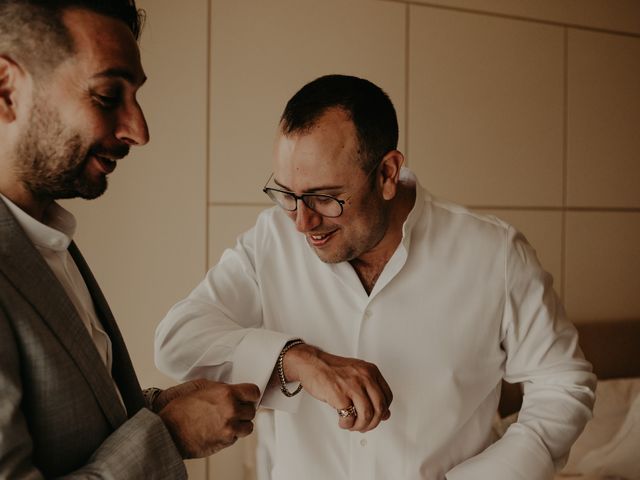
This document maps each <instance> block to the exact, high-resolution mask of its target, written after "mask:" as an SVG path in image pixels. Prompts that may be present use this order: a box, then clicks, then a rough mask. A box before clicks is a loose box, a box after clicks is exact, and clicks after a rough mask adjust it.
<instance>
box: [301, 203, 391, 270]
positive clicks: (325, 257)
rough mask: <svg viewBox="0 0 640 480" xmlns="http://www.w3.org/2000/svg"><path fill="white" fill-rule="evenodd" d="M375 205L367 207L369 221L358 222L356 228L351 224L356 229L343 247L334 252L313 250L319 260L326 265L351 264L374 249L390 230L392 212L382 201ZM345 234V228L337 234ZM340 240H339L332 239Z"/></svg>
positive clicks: (345, 240)
mask: <svg viewBox="0 0 640 480" xmlns="http://www.w3.org/2000/svg"><path fill="white" fill-rule="evenodd" d="M372 203H375V205H371V204H369V205H367V207H366V211H367V212H368V213H369V215H367V217H368V218H367V220H366V221H364V222H358V223H359V224H358V225H357V226H356V225H354V224H351V228H352V229H354V230H353V231H352V232H351V238H349V239H343V242H344V243H343V245H339V246H337V248H336V250H334V251H324V250H321V249H319V248H315V247H313V246H311V245H310V246H311V247H312V248H313V250H314V251H315V253H316V255H317V256H318V258H319V259H320V260H321V261H322V262H324V263H341V262H350V261H352V260H355V259H356V258H358V257H360V256H361V255H362V254H364V253H366V252H368V251H369V250H371V249H373V248H374V247H375V246H376V245H378V243H380V241H381V240H382V239H383V238H384V236H385V234H386V233H387V230H388V228H389V218H390V211H389V208H388V206H387V205H385V204H384V202H383V201H382V200H380V201H376V202H372ZM344 233H349V232H345V227H341V228H340V230H339V231H338V232H336V234H338V235H341V234H344ZM333 240H338V239H331V241H333Z"/></svg>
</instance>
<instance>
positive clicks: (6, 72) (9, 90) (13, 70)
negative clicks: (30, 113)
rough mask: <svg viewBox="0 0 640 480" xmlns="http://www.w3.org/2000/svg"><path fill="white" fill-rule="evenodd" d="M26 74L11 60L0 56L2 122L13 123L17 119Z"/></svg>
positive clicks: (0, 119)
mask: <svg viewBox="0 0 640 480" xmlns="http://www.w3.org/2000/svg"><path fill="white" fill-rule="evenodd" d="M23 84H26V74H25V72H24V70H23V69H22V68H20V66H19V65H18V64H17V63H15V62H14V61H13V60H11V59H10V58H8V57H6V56H3V55H0V122H1V123H11V122H13V121H14V120H15V119H16V117H17V104H18V103H19V102H17V98H18V94H19V92H20V89H21V87H22V86H23Z"/></svg>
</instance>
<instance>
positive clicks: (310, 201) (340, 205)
mask: <svg viewBox="0 0 640 480" xmlns="http://www.w3.org/2000/svg"><path fill="white" fill-rule="evenodd" d="M379 165H380V163H379V162H378V163H377V164H376V166H375V167H374V168H373V169H372V170H371V171H370V172H369V173H368V174H367V177H366V179H365V182H363V184H362V185H361V186H360V187H358V189H360V188H362V186H364V185H365V183H366V180H368V179H369V177H370V176H371V174H372V173H373V172H375V171H376V170H377V168H378V166H379ZM272 177H273V173H272V174H271V175H270V176H269V179H268V180H267V183H265V186H264V188H263V189H262V191H263V192H264V193H266V194H267V195H268V196H269V198H270V199H271V200H272V201H273V202H274V203H275V204H276V205H278V206H279V207H281V208H282V209H284V210H286V211H287V212H295V211H296V210H297V209H298V200H302V202H303V203H304V204H305V205H306V206H307V207H308V208H310V209H311V210H313V211H314V212H316V213H319V214H320V215H322V216H323V217H328V218H336V217H339V216H340V215H342V212H343V211H344V204H345V203H347V200H349V198H351V196H353V194H352V195H351V196H349V197H348V198H346V199H345V200H340V199H339V198H336V197H334V196H332V195H325V194H323V193H303V194H302V195H296V194H295V193H293V192H290V191H288V190H281V189H279V188H271V187H267V185H268V184H269V182H270V181H271V178H272ZM356 191H357V190H356Z"/></svg>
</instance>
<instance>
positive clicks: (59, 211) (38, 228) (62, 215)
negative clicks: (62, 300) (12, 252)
mask: <svg viewBox="0 0 640 480" xmlns="http://www.w3.org/2000/svg"><path fill="white" fill-rule="evenodd" d="M0 197H2V199H3V200H4V201H5V203H6V204H7V207H8V208H9V210H10V211H11V213H12V214H13V216H14V217H15V219H16V221H17V222H18V224H19V225H20V226H21V227H22V229H23V230H24V231H25V233H26V234H27V237H29V240H31V242H32V243H33V245H34V246H35V247H36V248H37V249H38V251H39V252H40V253H41V254H42V257H43V258H44V259H45V261H46V262H47V264H48V265H49V267H50V268H51V270H52V271H53V273H54V274H55V276H56V277H57V279H58V280H59V281H60V283H61V284H62V286H63V287H64V290H65V292H67V295H68V296H69V299H70V300H71V303H73V306H74V307H75V308H76V311H77V312H78V315H79V316H80V318H81V319H82V322H83V323H84V326H85V327H86V328H87V331H88V332H89V335H90V336H91V339H92V340H93V343H94V344H95V346H96V349H97V350H98V354H99V355H100V358H101V359H102V361H103V362H104V364H105V365H106V367H107V370H108V372H109V375H111V366H112V361H113V359H112V354H111V340H110V339H109V336H108V335H107V334H106V333H105V331H104V330H103V328H102V325H101V324H100V321H99V320H98V315H97V314H96V310H95V307H94V305H93V300H92V299H91V294H90V293H89V290H88V289H87V285H86V283H85V282H84V279H83V278H82V275H81V274H80V271H79V270H78V267H77V266H76V263H75V262H74V261H73V258H72V257H71V255H70V254H69V251H68V247H69V244H70V243H71V240H72V238H73V234H74V233H75V230H76V219H75V218H74V216H73V215H72V214H71V212H69V211H67V210H65V209H64V208H62V207H61V206H60V205H58V204H57V203H55V202H54V203H52V204H51V206H50V207H49V208H48V210H47V212H46V217H47V224H44V223H40V222H38V221H37V220H36V219H34V218H33V217H31V216H30V215H29V214H27V213H26V212H24V211H23V210H22V209H20V207H18V206H17V205H15V204H14V203H12V202H11V200H9V199H8V198H7V197H5V196H4V195H2V194H0Z"/></svg>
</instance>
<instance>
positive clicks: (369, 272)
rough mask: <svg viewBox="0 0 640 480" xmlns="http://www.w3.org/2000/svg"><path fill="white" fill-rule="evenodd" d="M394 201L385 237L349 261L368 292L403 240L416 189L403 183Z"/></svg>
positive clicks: (368, 292)
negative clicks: (404, 228) (403, 232)
mask: <svg viewBox="0 0 640 480" xmlns="http://www.w3.org/2000/svg"><path fill="white" fill-rule="evenodd" d="M393 201H394V204H393V207H392V210H391V214H390V218H391V222H390V223H389V228H388V229H387V231H386V233H385V235H384V237H383V238H382V239H381V240H380V242H378V244H377V245H376V246H375V247H374V248H372V249H371V250H369V251H368V252H365V253H363V254H362V255H360V256H359V257H358V258H354V259H353V260H351V261H350V262H349V263H350V264H351V266H352V267H353V269H354V270H355V271H356V274H357V275H358V278H359V279H360V283H362V286H363V288H364V289H365V291H366V292H367V294H370V293H371V291H372V290H373V287H374V286H375V284H376V282H377V281H378V278H379V277H380V274H381V273H382V271H383V270H384V267H385V266H386V265H387V263H388V262H389V259H390V258H391V257H392V256H393V254H394V253H395V251H396V249H397V248H398V245H400V242H401V241H402V226H403V225H404V222H405V220H406V219H407V217H408V216H409V213H410V212H411V209H412V208H413V205H414V203H415V189H414V188H411V187H408V186H405V185H402V184H401V185H400V186H399V188H398V194H397V196H396V198H394V200H393Z"/></svg>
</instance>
